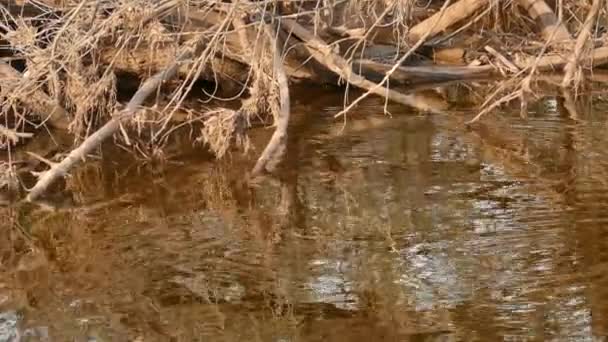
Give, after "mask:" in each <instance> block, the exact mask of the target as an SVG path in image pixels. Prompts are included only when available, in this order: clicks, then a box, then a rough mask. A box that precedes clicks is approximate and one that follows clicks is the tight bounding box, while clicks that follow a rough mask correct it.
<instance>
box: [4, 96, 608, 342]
mask: <svg viewBox="0 0 608 342" xmlns="http://www.w3.org/2000/svg"><path fill="white" fill-rule="evenodd" d="M452 88H453V87H452ZM461 93H462V91H459V90H458V89H457V90H456V91H455V92H454V93H453V92H450V93H448V94H447V95H446V94H444V95H446V96H447V97H448V98H450V99H452V100H454V101H456V102H455V105H453V106H452V110H450V111H449V113H446V114H432V115H419V114H416V113H413V112H411V111H409V110H407V109H404V108H400V107H399V106H392V105H391V106H389V107H388V110H389V111H390V113H391V114H392V116H388V115H384V114H383V109H384V103H383V102H382V101H381V100H379V99H370V100H367V101H366V102H365V103H364V104H363V105H361V106H360V107H358V108H357V109H356V110H355V112H354V113H353V114H352V115H351V116H349V117H348V118H347V120H346V122H344V121H343V120H342V119H334V118H333V114H335V113H336V112H337V111H339V110H340V109H341V108H342V97H341V96H340V93H337V92H336V91H335V90H331V89H329V90H328V89H326V90H306V89H304V90H300V91H299V92H298V94H297V95H296V96H295V100H294V102H295V103H294V105H293V109H292V110H293V118H292V129H291V132H290V139H289V145H288V149H287V159H286V160H285V162H284V163H283V165H282V166H281V169H280V170H279V172H278V173H277V174H276V175H275V176H272V177H266V178H263V179H261V180H258V181H257V182H256V183H255V184H254V185H252V186H249V187H248V186H245V185H243V179H244V175H245V174H246V172H247V170H249V169H250V168H251V167H252V165H253V163H254V161H255V156H256V155H258V154H259V151H260V149H261V148H263V146H264V144H265V142H266V141H267V140H268V138H269V136H270V134H271V133H272V131H271V130H270V129H263V128H262V129H255V130H253V131H252V132H251V138H252V145H253V146H254V147H255V148H256V150H255V151H253V152H252V153H250V154H249V155H248V156H243V155H242V154H241V152H239V151H234V152H233V153H232V154H231V155H230V156H228V157H226V158H224V159H223V160H220V161H216V160H214V159H213V158H212V157H211V156H210V155H209V154H208V153H205V152H204V151H203V149H202V148H200V147H196V148H193V149H188V150H186V152H187V153H185V152H184V151H185V149H183V148H181V149H177V150H180V151H182V152H183V153H182V154H181V155H179V156H176V157H174V158H172V159H170V162H169V163H167V164H157V163H145V162H143V161H141V160H134V159H133V158H131V157H129V156H128V155H126V154H124V155H123V154H119V153H118V152H116V151H114V152H113V154H112V153H107V154H106V155H105V156H104V158H101V159H93V160H91V161H90V162H89V163H87V164H86V165H85V166H82V167H80V168H79V169H78V170H77V171H76V172H75V173H74V174H73V175H72V177H71V178H69V179H68V180H67V182H66V190H65V191H63V192H62V194H63V195H64V196H65V197H67V198H68V199H69V201H64V202H69V203H68V205H65V206H59V207H57V208H55V209H54V210H43V209H42V208H41V207H36V206H23V205H8V206H5V207H3V208H2V209H1V210H2V213H1V215H2V216H3V217H4V218H5V219H3V221H4V222H5V223H6V224H3V226H4V227H2V228H0V234H1V235H2V236H0V239H1V240H2V242H0V253H1V254H0V272H1V273H0V341H281V342H283V341H498V340H505V341H528V340H534V341H536V340H539V341H540V340H577V341H597V340H602V339H603V338H604V336H606V335H608V211H606V208H607V207H608V135H607V134H606V122H607V119H608V117H607V115H606V109H607V108H608V106H607V105H606V103H605V102H604V100H603V99H602V97H601V96H599V95H595V96H587V95H583V96H581V98H580V100H579V101H578V102H577V103H576V104H575V106H576V107H577V109H576V113H574V111H573V110H572V107H570V110H567V107H568V106H567V103H566V105H565V103H564V98H563V96H562V95H560V94H559V93H557V94H556V93H552V92H550V91H548V92H547V94H545V95H542V96H541V97H540V98H539V99H538V101H536V102H534V103H530V105H529V106H528V108H527V113H526V114H527V118H522V117H521V115H520V111H519V108H520V107H519V105H518V104H515V105H513V106H510V107H506V108H503V109H501V110H500V111H499V113H497V114H496V115H488V116H487V117H485V118H483V119H482V121H481V125H479V126H478V127H475V128H473V129H467V128H466V127H465V126H464V125H462V122H463V121H464V120H466V119H470V118H471V117H472V116H474V115H475V113H476V111H475V110H474V109H471V108H468V109H467V108H466V96H463V95H462V94H461ZM467 96H473V95H471V94H469V95H467ZM462 103H465V104H464V105H463V104H462ZM183 140H184V141H181V144H184V145H188V144H189V143H188V138H187V136H186V137H184V138H183ZM176 144H177V145H178V146H179V144H180V142H176Z"/></svg>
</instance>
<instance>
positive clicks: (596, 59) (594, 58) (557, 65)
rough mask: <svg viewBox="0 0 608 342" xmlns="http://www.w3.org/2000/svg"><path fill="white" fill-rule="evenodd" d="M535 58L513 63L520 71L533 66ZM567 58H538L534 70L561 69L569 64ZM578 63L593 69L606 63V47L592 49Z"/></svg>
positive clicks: (546, 56)
mask: <svg viewBox="0 0 608 342" xmlns="http://www.w3.org/2000/svg"><path fill="white" fill-rule="evenodd" d="M536 59H537V57H529V58H525V59H523V60H520V61H515V62H514V63H515V65H517V66H518V67H519V68H520V69H525V68H527V67H530V66H532V65H534V63H535V61H536ZM569 61H570V60H569V59H568V56H566V55H562V54H549V55H544V56H542V57H540V58H538V63H537V64H536V68H537V70H539V71H552V70H560V69H563V68H564V67H565V66H566V65H567V64H568V62H569ZM579 62H580V63H584V64H589V65H591V66H593V67H596V66H600V65H603V64H606V63H608V46H603V47H599V48H596V49H594V50H593V51H591V52H590V53H589V54H587V55H585V56H584V57H581V58H580V59H579Z"/></svg>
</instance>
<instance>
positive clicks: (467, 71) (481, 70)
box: [354, 60, 496, 86]
mask: <svg viewBox="0 0 608 342" xmlns="http://www.w3.org/2000/svg"><path fill="white" fill-rule="evenodd" d="M392 67H393V66H392V65H389V64H383V63H378V62H374V61H370V60H359V61H356V62H355V63H354V69H355V70H361V71H362V73H364V74H365V75H366V76H367V77H373V76H371V75H370V74H369V73H366V71H370V70H371V71H373V72H375V73H376V74H378V75H382V76H384V75H385V74H386V73H387V72H388V71H389V70H390V69H391V68H392ZM495 74H496V72H495V70H494V68H493V67H492V66H489V65H485V66H439V65H430V66H401V67H398V68H397V69H396V70H395V72H393V74H392V75H391V78H390V83H391V85H405V84H407V85H414V86H415V85H418V84H425V83H432V82H447V81H454V80H467V79H476V78H483V77H490V76H493V75H495ZM374 81H376V80H375V79H374Z"/></svg>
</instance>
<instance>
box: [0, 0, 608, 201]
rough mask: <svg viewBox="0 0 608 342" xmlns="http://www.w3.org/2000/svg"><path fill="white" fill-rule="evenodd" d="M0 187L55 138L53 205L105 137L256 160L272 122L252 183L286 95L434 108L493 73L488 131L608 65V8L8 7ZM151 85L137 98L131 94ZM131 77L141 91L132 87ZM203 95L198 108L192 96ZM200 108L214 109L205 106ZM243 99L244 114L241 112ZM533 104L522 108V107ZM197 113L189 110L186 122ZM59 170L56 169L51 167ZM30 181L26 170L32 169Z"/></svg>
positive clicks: (138, 1)
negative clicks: (312, 92)
mask: <svg viewBox="0 0 608 342" xmlns="http://www.w3.org/2000/svg"><path fill="white" fill-rule="evenodd" d="M0 4H1V5H0V6H1V7H0V13H1V19H0V20H1V22H0V38H1V39H2V44H3V51H2V56H3V60H2V61H0V74H1V75H2V79H1V80H0V82H1V83H0V99H1V102H0V106H1V107H0V108H1V113H0V115H1V117H2V120H1V121H0V147H2V148H3V149H5V150H7V151H8V158H7V159H6V162H5V163H3V164H2V170H4V171H2V172H3V174H4V175H5V176H3V177H2V179H0V185H2V186H4V187H5V188H6V187H9V184H10V187H11V188H14V187H15V186H14V183H15V181H14V178H15V170H16V168H17V167H18V166H17V165H18V163H16V161H15V160H14V158H12V157H11V156H12V154H11V151H13V150H14V149H15V146H18V144H19V143H20V142H22V141H23V140H26V139H32V138H34V139H35V137H36V135H37V134H38V133H39V132H41V131H42V129H43V128H45V129H52V130H60V131H63V132H66V133H68V134H69V135H70V136H71V137H72V138H73V139H72V142H73V149H72V150H71V151H61V152H64V153H66V154H63V155H57V156H56V157H57V158H55V159H53V160H48V159H46V158H47V157H48V156H42V155H39V154H31V155H32V156H35V157H36V158H37V159H38V160H39V161H42V162H43V163H44V164H46V167H45V168H44V169H43V170H39V171H41V172H39V173H37V174H36V176H37V177H38V178H37V181H36V183H35V185H34V186H33V188H31V189H30V190H29V191H28V196H27V199H28V200H34V199H36V198H38V197H40V196H42V195H43V194H44V193H45V192H46V191H47V189H48V188H49V187H50V186H51V185H52V184H53V183H55V182H56V181H57V180H59V179H60V178H62V177H63V176H65V175H66V174H68V173H69V172H70V171H71V169H72V168H73V167H74V166H75V165H76V164H77V163H78V162H80V161H82V160H83V159H85V158H86V157H89V156H90V155H91V154H93V153H94V152H95V151H96V150H97V149H98V148H99V147H100V145H101V144H102V143H103V142H104V141H105V140H108V139H110V138H114V139H115V141H116V142H117V143H119V144H121V145H123V146H127V147H129V148H130V149H133V150H137V151H140V152H142V153H143V154H144V155H162V154H155V153H148V152H146V151H149V150H151V151H157V150H158V149H159V148H162V146H163V145H164V144H165V142H166V141H167V139H168V138H169V137H170V136H171V134H172V133H173V132H175V131H176V128H179V127H182V126H183V125H193V126H196V127H197V129H196V130H193V131H195V132H198V133H197V135H196V136H193V137H192V141H193V143H195V142H202V143H204V144H206V145H207V146H208V147H209V148H210V150H211V151H213V152H214V153H215V154H216V156H217V157H218V158H221V157H222V156H224V155H225V154H226V153H227V152H228V151H230V149H231V148H232V147H233V146H239V147H240V148H242V149H244V150H245V151H247V150H248V146H249V143H248V139H247V134H246V132H247V129H249V128H250V127H251V126H252V125H254V124H256V123H261V124H266V125H274V127H275V133H274V134H273V136H272V138H271V140H270V142H269V143H268V146H267V147H266V149H265V150H264V151H262V152H261V154H260V156H259V158H258V162H257V163H256V165H255V166H254V167H253V169H252V172H251V174H250V175H251V176H257V175H260V174H263V173H265V172H272V171H273V169H274V168H275V167H276V165H277V162H279V161H280V160H281V156H282V155H284V152H285V151H284V150H285V141H286V138H287V127H288V125H289V118H290V113H289V108H290V96H291V94H290V92H289V90H290V85H291V84H293V83H295V82H308V83H313V84H327V85H338V86H341V87H343V88H345V89H346V90H347V91H348V89H349V88H352V87H354V88H357V89H358V90H360V91H361V95H358V97H356V98H355V99H351V101H350V102H348V103H345V106H344V109H343V110H342V111H340V112H339V113H336V116H342V115H345V114H347V113H348V112H349V111H350V110H351V109H352V108H353V107H354V106H356V104H357V103H359V102H360V101H361V100H363V99H364V98H366V97H368V96H372V95H373V96H380V97H384V98H385V99H386V100H387V102H388V101H392V102H396V103H400V104H403V105H405V106H408V107H411V108H413V109H416V110H419V111H423V112H434V113H443V112H445V111H446V109H447V104H446V103H444V102H442V101H426V100H425V99H424V98H421V97H419V96H416V94H415V93H414V92H413V90H415V89H417V88H419V87H421V86H428V85H429V84H433V83H436V82H443V81H454V80H463V79H479V78H484V77H486V78H487V77H495V78H498V79H499V80H500V81H499V82H495V84H496V87H495V88H493V89H490V90H480V91H479V92H480V93H482V95H483V96H485V101H482V102H480V103H479V115H477V116H476V117H474V118H472V119H471V120H469V121H468V123H469V124H472V123H474V122H475V121H477V120H479V119H480V118H481V117H482V116H483V115H484V114H485V113H488V112H490V111H491V110H493V109H494V108H496V107H498V106H500V105H501V104H503V103H506V102H509V101H511V100H514V99H518V100H521V102H522V103H524V104H525V103H526V99H528V98H530V97H532V96H534V92H533V90H532V89H531V86H530V85H531V83H532V81H533V79H535V78H537V77H539V75H542V74H544V73H557V74H559V75H560V77H561V82H560V83H561V86H562V88H563V91H564V92H565V93H567V94H570V93H573V94H574V96H576V90H577V89H579V88H580V87H582V86H584V85H585V82H584V80H585V78H586V77H588V76H589V75H590V73H591V71H592V68H595V67H601V66H602V65H603V64H606V63H608V44H606V38H607V34H608V33H607V32H606V25H607V24H608V23H607V19H608V16H607V3H606V2H605V1H604V0H577V1H561V0H559V1H558V0H555V1H549V0H545V1H543V0H507V1H499V0H451V1H450V0H445V1H444V0H430V1H416V0H378V1H371V0H292V1H280V0H265V1H246V0H231V1H219V0H217V1H216V0H107V1H92V0H91V1H87V0H82V1H76V0H31V1H16V0H15V1H10V0H9V1H1V2H0ZM134 77H135V78H136V79H138V80H139V82H141V84H140V85H139V87H138V89H137V91H135V92H134V93H133V95H132V97H131V98H130V99H128V98H127V99H124V97H125V96H124V95H125V94H128V93H129V91H120V90H119V89H125V88H127V89H128V84H129V83H132V79H133V78H134ZM130 80H131V81H130ZM201 89H203V90H202V91H203V92H204V96H202V97H201V99H202V100H201V99H199V102H197V103H198V105H197V106H193V104H192V101H190V100H189V97H190V95H191V94H193V93H200V92H201ZM200 101H204V102H206V104H205V107H204V108H205V109H204V110H202V109H201V106H200ZM235 102H236V104H235ZM524 107H525V106H523V105H522V108H524ZM184 113H186V115H184ZM49 159H52V158H49ZM30 171H31V170H30Z"/></svg>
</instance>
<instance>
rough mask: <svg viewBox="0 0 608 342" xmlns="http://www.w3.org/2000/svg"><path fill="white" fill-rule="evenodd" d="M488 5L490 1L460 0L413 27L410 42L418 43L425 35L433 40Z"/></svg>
mask: <svg viewBox="0 0 608 342" xmlns="http://www.w3.org/2000/svg"><path fill="white" fill-rule="evenodd" d="M488 4H489V1H488V0H460V1H458V2H456V3H454V4H453V5H450V6H449V7H447V8H446V9H445V11H440V12H438V13H435V14H434V15H432V16H431V17H429V18H428V19H426V20H424V21H422V22H421V23H419V24H417V25H416V26H414V27H412V29H411V30H410V31H409V33H408V38H409V39H410V41H418V40H419V39H420V38H421V37H422V36H424V35H428V38H432V37H433V36H436V35H437V34H439V33H441V32H443V31H445V30H446V29H448V28H449V27H450V26H452V25H454V24H457V23H458V22H460V21H462V20H464V19H466V18H468V17H469V16H471V15H473V14H474V13H475V12H476V11H477V10H479V9H480V8H482V7H484V6H487V5H488Z"/></svg>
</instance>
